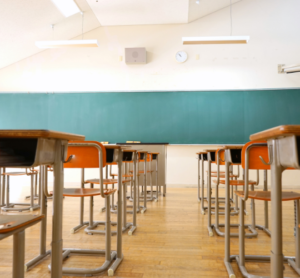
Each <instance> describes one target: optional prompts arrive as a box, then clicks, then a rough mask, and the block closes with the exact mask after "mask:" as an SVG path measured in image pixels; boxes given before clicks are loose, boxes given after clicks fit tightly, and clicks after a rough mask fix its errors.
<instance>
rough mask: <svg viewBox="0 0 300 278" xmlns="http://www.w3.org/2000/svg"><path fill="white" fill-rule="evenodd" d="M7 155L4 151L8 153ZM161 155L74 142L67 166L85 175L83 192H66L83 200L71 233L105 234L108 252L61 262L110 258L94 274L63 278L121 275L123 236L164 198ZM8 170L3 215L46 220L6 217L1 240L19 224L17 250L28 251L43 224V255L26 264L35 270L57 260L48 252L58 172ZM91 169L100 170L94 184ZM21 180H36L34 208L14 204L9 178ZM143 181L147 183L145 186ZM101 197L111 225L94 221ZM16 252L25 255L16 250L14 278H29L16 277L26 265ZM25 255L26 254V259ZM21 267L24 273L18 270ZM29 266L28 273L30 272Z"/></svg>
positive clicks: (81, 271)
mask: <svg viewBox="0 0 300 278" xmlns="http://www.w3.org/2000/svg"><path fill="white" fill-rule="evenodd" d="M4 150H5V149H4V148H2V152H3V151H4ZM0 155H1V148H0ZM6 155H7V150H6ZM158 155H159V153H151V152H147V151H142V150H133V149H130V148H125V147H122V146H118V145H102V144H101V143H99V142H96V141H76V142H69V144H68V151H67V155H66V157H67V158H68V159H67V160H66V161H65V163H64V168H73V169H74V168H75V169H80V170H81V181H80V187H79V188H64V189H63V196H64V197H66V198H67V197H77V198H79V199H80V207H79V224H78V225H77V226H75V227H74V228H72V229H71V233H76V232H77V231H79V230H80V229H81V228H83V227H85V229H84V232H85V233H86V234H88V235H93V234H102V235H104V236H105V250H93V249H77V248H63V253H62V257H61V259H62V260H66V259H67V258H68V257H69V255H70V254H74V253H75V254H78V255H104V256H105V262H104V263H103V264H102V265H101V266H99V267H97V268H94V269H86V268H65V267H63V269H62V273H63V275H79V276H94V275H99V274H101V273H103V272H104V271H107V272H108V275H109V276H113V275H114V273H115V270H116V269H117V267H118V266H119V264H120V263H121V261H122V260H123V253H122V233H123V232H125V231H127V230H128V234H129V235H132V234H133V233H134V231H135V230H136V229H137V213H139V212H140V213H145V212H146V210H147V202H149V201H155V202H157V201H158V198H159V192H160V186H159V185H158ZM114 166H117V172H116V173H113V167H114ZM2 169H3V170H2ZM2 169H1V168H0V171H2V172H0V176H1V177H2V179H1V181H2V182H1V184H0V188H1V192H0V193H1V196H0V201H1V205H2V210H3V211H9V212H12V211H14V212H22V211H25V210H30V211H33V210H35V209H38V208H40V212H41V215H39V216H37V217H34V216H31V215H26V216H25V215H5V216H3V217H2V218H0V223H2V222H4V223H2V224H3V229H1V228H0V234H2V235H4V236H3V237H0V239H2V238H5V237H7V236H9V235H11V234H12V232H11V229H10V230H7V229H5V228H4V227H5V225H6V226H7V225H10V224H9V223H11V222H12V221H13V223H15V224H14V227H15V228H16V229H15V230H16V231H17V232H15V233H13V234H16V236H15V235H14V238H15V237H16V238H17V237H18V238H19V239H18V240H16V242H15V240H14V246H15V245H18V246H19V247H18V248H20V246H23V247H21V248H23V249H24V230H25V228H27V227H29V226H32V225H33V224H35V223H38V222H39V221H41V232H40V252H39V255H38V256H37V257H35V258H34V259H32V260H31V261H29V262H28V263H26V264H25V270H29V269H30V268H33V267H34V266H36V265H37V264H38V263H39V262H41V261H42V260H43V259H45V258H46V257H47V256H48V255H50V254H51V251H50V250H47V248H46V232H47V202H48V200H49V199H50V198H52V196H53V194H55V192H49V190H48V172H49V171H53V170H52V168H51V167H50V166H49V165H43V166H40V168H39V170H36V169H34V168H26V169H25V172H7V171H5V168H2ZM86 169H98V170H99V177H98V178H94V179H87V178H85V170H86ZM147 173H148V176H149V178H150V180H149V183H150V190H148V185H149V184H148V181H147ZM17 175H28V176H30V177H31V187H30V189H31V193H30V196H29V198H30V200H31V202H30V203H29V204H23V203H11V202H10V201H9V190H10V185H9V178H10V177H11V176H17ZM153 175H155V178H153ZM139 178H141V179H139ZM139 180H141V181H142V182H141V183H140V182H139ZM153 180H155V186H156V191H154V184H153ZM128 187H129V190H128ZM38 189H39V190H38ZM115 193H117V202H115V199H116V198H115ZM4 196H6V198H4ZM97 196H101V197H102V198H104V200H105V206H104V207H103V208H102V209H101V212H105V213H106V219H105V221H95V220H94V202H95V201H96V200H95V198H96V197H97ZM85 198H89V199H90V202H89V220H88V221H85V220H84V200H85ZM35 199H37V200H38V203H37V204H34V200H35ZM127 200H128V201H130V202H132V205H127ZM24 206H25V207H24ZM111 213H116V214H117V221H115V222H112V221H111ZM128 213H130V214H132V215H133V217H132V222H128V221H127V214H128ZM25 218H26V220H28V221H29V223H28V225H27V224H24V223H23V222H22V221H21V219H22V220H25ZM27 218H28V219H27ZM10 220H12V221H10ZM21 222H22V223H23V224H22V227H23V228H22V229H21V230H20V229H19V227H18V225H19V224H20V223H21ZM5 223H6V224H5ZM54 224H55V223H54ZM100 225H104V226H105V229H104V230H99V229H97V226H100ZM112 226H117V229H116V230H115V231H113V230H112ZM7 227H8V226H7ZM113 235H116V236H117V248H116V250H115V251H112V249H111V236H113ZM21 241H22V242H21ZM18 243H21V244H18ZM16 252H20V251H19V250H17V248H15V247H14V266H13V277H23V275H24V273H23V272H22V271H18V272H16V270H15V269H16V268H18V269H19V268H20V265H21V264H23V265H24V256H23V257H22V256H21V257H18V255H17V253H16ZM24 252H25V251H24V250H22V254H24ZM15 261H18V263H16V264H15ZM22 261H23V263H22ZM17 265H18V267H16V266H17ZM23 265H22V269H23V270H24V266H23ZM49 270H50V271H51V264H50V265H49Z"/></svg>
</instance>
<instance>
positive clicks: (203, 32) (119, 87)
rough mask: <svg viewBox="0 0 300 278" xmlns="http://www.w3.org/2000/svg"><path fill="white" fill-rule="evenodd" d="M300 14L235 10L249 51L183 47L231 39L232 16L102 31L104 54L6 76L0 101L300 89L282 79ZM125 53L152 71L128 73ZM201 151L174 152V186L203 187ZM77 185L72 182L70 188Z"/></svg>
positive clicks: (257, 3) (257, 6)
mask: <svg viewBox="0 0 300 278" xmlns="http://www.w3.org/2000/svg"><path fill="white" fill-rule="evenodd" d="M200 4H201V1H200ZM170 9H171V8H170ZM299 10H300V1H298V0H243V1H241V2H238V3H237V4H235V5H234V6H233V9H232V12H233V35H250V37H251V38H250V42H249V44H248V45H207V46H183V45H182V43H181V37H182V36H216V35H229V34H230V21H229V8H226V9H223V10H220V11H218V12H216V13H213V14H211V15H208V16H206V17H204V18H202V19H199V20H196V21H194V22H191V23H189V24H174V25H155V26H122V27H100V28H97V29H95V30H93V31H91V32H89V33H87V34H85V38H86V39H98V40H99V42H100V47H99V48H95V49H94V48H93V49H86V48H82V49H50V50H45V51H43V52H41V53H39V54H37V55H34V56H31V57H29V58H27V59H24V60H22V61H20V62H18V63H15V64H13V65H11V66H8V67H6V68H3V69H0V93H1V92H77V91H81V92H82V91H85V92H88V91H98V92H99V91H106V92H109V91H144V90H146V91H156V90H159V91H162V90H171V91H176V90H182V91H184V90H189V91H191V90H197V91H199V90H226V89H258V88H259V89H260V88H292V87H300V78H299V74H293V75H280V74H278V73H277V65H278V64H294V63H297V62H299V60H297V59H298V57H299V49H300V36H298V35H297V34H298V33H299V26H300V17H299V15H298V11H299ZM49 39H51V38H49ZM33 43H34V42H33ZM125 47H146V49H147V56H148V62H147V64H146V65H126V64H125V63H124V48H125ZM179 50H184V51H187V53H188V56H189V59H188V61H187V62H185V63H184V64H178V63H176V61H175V53H176V52H177V51H179ZM197 54H199V55H200V59H199V60H196V59H195V57H196V55H197ZM120 56H122V57H123V59H122V61H119V57H120ZM1 120H2V121H3V120H4V119H1ZM200 149H201V147H200V146H169V147H168V162H167V165H168V168H167V183H168V184H170V185H173V186H180V185H195V184H196V183H197V179H196V176H197V161H196V159H195V152H197V151H199V150H200ZM182 159H183V160H184V162H185V163H182V161H181V160H182ZM179 162H180V163H179ZM76 177H77V176H74V175H73V174H68V173H67V174H66V179H68V180H70V182H71V181H73V180H75V179H76ZM298 180H299V176H298V171H293V172H290V173H284V184H285V185H287V186H292V185H295V184H297V182H298Z"/></svg>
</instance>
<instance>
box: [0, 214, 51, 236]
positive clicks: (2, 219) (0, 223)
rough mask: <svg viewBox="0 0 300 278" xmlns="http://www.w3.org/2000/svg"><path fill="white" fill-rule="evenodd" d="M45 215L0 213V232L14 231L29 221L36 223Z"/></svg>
mask: <svg viewBox="0 0 300 278" xmlns="http://www.w3.org/2000/svg"><path fill="white" fill-rule="evenodd" d="M44 217H45V215H43V214H42V215H38V216H35V215H23V214H22V215H0V234H3V233H8V232H12V231H15V230H17V229H19V228H22V227H26V226H27V225H29V224H31V223H33V224H34V223H37V222H39V221H40V220H41V219H43V218H44Z"/></svg>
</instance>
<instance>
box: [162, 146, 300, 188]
mask: <svg viewBox="0 0 300 278" xmlns="http://www.w3.org/2000/svg"><path fill="white" fill-rule="evenodd" d="M219 146H222V144H220V145H219ZM216 148H217V146H214V145H211V146H209V145H190V146H188V145H185V146H183V145H181V146H179V145H169V146H168V147H167V184H168V186H169V187H182V186H188V187H195V186H196V185H197V182H198V180H197V175H198V169H197V167H198V161H197V155H196V153H197V152H201V151H203V150H205V149H216ZM211 169H212V170H216V169H217V166H216V165H215V164H212V168H211ZM206 170H207V162H205V163H204V171H206ZM221 171H225V168H224V166H221ZM233 171H234V174H236V173H237V166H234V168H233ZM249 172H250V179H251V180H254V181H256V171H254V170H250V171H249ZM240 177H241V178H242V168H241V167H240ZM214 179H215V178H212V180H214ZM204 181H205V183H206V172H205V180H204ZM263 181H264V173H263V171H260V175H259V184H260V185H261V186H262V185H263ZM270 181H271V175H270V171H268V185H270V184H271V183H270ZM282 183H283V186H284V187H286V188H294V187H299V185H300V171H299V170H286V171H284V172H283V176H282Z"/></svg>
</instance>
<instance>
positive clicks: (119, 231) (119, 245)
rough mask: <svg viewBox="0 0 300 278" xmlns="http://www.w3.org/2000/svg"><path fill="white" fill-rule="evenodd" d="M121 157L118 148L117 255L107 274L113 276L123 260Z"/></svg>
mask: <svg viewBox="0 0 300 278" xmlns="http://www.w3.org/2000/svg"><path fill="white" fill-rule="evenodd" d="M122 157H123V152H122V151H121V150H120V153H119V160H118V191H117V192H118V207H117V211H118V214H117V257H116V260H115V262H114V263H113V264H112V265H111V266H110V268H109V270H108V276H113V275H114V273H115V271H116V269H117V268H118V266H119V264H120V263H121V262H122V260H123V253H122V208H123V204H122ZM52 278H54V277H52Z"/></svg>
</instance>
